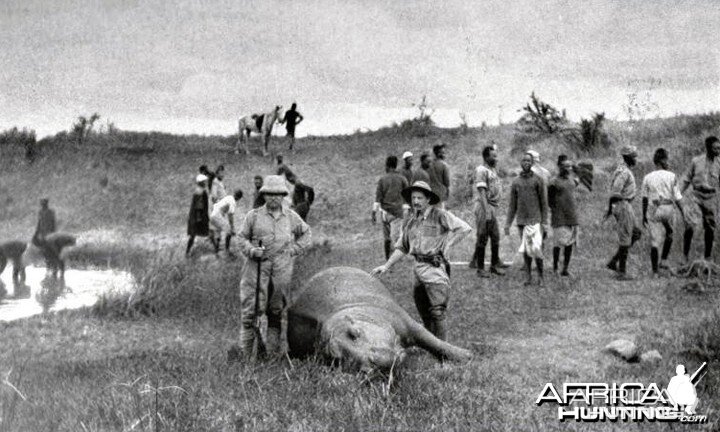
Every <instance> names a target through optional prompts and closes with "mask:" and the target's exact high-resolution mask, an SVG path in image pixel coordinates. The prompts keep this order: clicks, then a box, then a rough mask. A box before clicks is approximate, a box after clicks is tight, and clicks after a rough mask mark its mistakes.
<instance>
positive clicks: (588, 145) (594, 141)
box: [564, 113, 612, 154]
mask: <svg viewBox="0 0 720 432" xmlns="http://www.w3.org/2000/svg"><path fill="white" fill-rule="evenodd" d="M604 123H605V113H595V115H593V117H592V119H589V120H588V119H581V120H580V124H579V125H578V127H577V128H572V129H568V130H566V131H565V132H564V134H565V141H566V142H567V144H568V146H569V147H570V149H571V150H573V151H575V152H576V153H578V154H587V153H597V151H598V150H606V149H609V148H610V146H611V145H612V141H611V140H610V137H609V136H608V134H607V133H605V130H604Z"/></svg>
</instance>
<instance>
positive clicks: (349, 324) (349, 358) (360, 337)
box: [323, 315, 405, 372]
mask: <svg viewBox="0 0 720 432" xmlns="http://www.w3.org/2000/svg"><path fill="white" fill-rule="evenodd" d="M328 324H329V325H327V326H325V327H324V328H323V333H324V334H323V336H324V337H323V339H324V340H325V341H326V350H325V353H326V354H327V356H328V357H329V358H330V359H331V360H332V363H333V364H336V365H339V366H341V367H342V369H343V370H347V371H361V372H375V371H382V372H386V371H389V370H391V369H393V368H394V367H397V366H398V365H400V364H401V363H402V362H403V360H405V350H404V348H403V346H402V344H401V342H400V338H399V337H398V335H397V334H396V333H395V330H394V329H393V328H392V326H390V325H389V324H385V323H378V322H376V321H370V320H362V319H358V317H357V316H355V317H353V316H350V315H344V316H342V317H337V319H333V320H331V321H330V322H328Z"/></svg>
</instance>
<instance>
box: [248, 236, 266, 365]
mask: <svg viewBox="0 0 720 432" xmlns="http://www.w3.org/2000/svg"><path fill="white" fill-rule="evenodd" d="M258 247H262V240H261V241H260V242H258ZM255 260H256V261H257V278H256V281H255V315H254V317H253V333H254V335H255V337H254V338H253V347H252V354H251V355H252V358H253V359H257V358H258V356H259V355H261V354H264V353H265V348H266V347H265V337H264V335H263V323H262V318H264V316H265V314H263V316H262V317H261V316H260V270H261V269H260V266H261V264H262V259H261V258H256V259H255Z"/></svg>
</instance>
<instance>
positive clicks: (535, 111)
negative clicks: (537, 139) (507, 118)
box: [517, 92, 567, 134]
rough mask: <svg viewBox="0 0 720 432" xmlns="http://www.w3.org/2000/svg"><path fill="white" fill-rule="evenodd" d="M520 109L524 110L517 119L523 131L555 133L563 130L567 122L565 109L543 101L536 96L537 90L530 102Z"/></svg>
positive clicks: (531, 96)
mask: <svg viewBox="0 0 720 432" xmlns="http://www.w3.org/2000/svg"><path fill="white" fill-rule="evenodd" d="M518 111H520V112H524V114H523V115H522V117H520V119H518V121H517V126H518V128H519V129H520V130H522V131H523V132H541V133H547V134H553V133H555V132H558V131H561V130H562V129H563V128H564V126H565V124H566V123H567V116H566V115H565V110H562V111H558V109H557V108H555V107H554V106H552V105H550V104H547V103H545V102H543V101H541V100H540V99H539V98H538V97H537V96H535V92H533V93H532V94H531V95H530V102H529V103H528V104H526V105H525V106H524V107H523V108H521V109H520V110H518Z"/></svg>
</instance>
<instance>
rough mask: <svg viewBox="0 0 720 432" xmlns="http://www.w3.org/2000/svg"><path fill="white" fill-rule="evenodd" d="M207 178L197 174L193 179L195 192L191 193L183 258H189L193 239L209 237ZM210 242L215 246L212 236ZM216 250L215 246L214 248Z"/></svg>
mask: <svg viewBox="0 0 720 432" xmlns="http://www.w3.org/2000/svg"><path fill="white" fill-rule="evenodd" d="M207 181H208V178H207V176H206V175H205V174H198V175H197V177H195V191H194V192H193V196H192V201H191V202H190V214H189V215H188V226H187V234H188V236H189V237H188V242H187V247H186V248H185V256H187V257H189V256H190V250H191V249H192V247H193V243H195V237H197V236H200V237H208V236H210V225H209V224H210V212H209V209H208V206H209V198H208V193H207V187H206V183H207ZM210 241H211V242H212V243H213V246H215V238H214V236H210ZM216 249H217V246H216Z"/></svg>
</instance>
